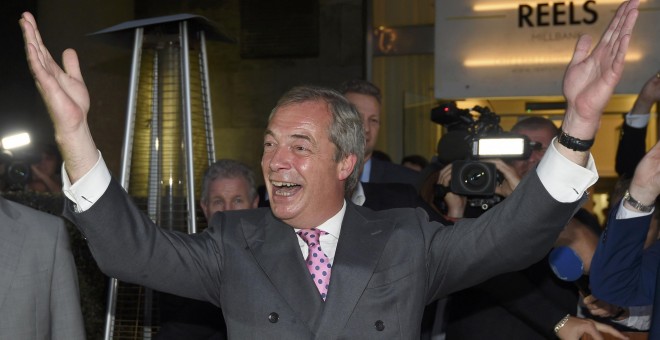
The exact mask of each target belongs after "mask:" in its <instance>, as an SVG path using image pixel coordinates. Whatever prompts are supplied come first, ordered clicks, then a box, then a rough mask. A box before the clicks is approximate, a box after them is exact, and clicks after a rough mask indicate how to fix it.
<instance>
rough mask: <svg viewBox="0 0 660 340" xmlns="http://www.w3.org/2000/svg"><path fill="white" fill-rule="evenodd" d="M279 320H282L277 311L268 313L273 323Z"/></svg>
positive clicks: (269, 319)
mask: <svg viewBox="0 0 660 340" xmlns="http://www.w3.org/2000/svg"><path fill="white" fill-rule="evenodd" d="M279 320H280V316H279V315H277V313H275V312H272V313H270V314H268V321H270V322H271V323H276V322H277V321H279Z"/></svg>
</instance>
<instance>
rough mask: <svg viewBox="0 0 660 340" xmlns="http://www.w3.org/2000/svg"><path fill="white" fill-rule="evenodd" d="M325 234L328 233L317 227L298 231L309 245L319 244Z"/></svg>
mask: <svg viewBox="0 0 660 340" xmlns="http://www.w3.org/2000/svg"><path fill="white" fill-rule="evenodd" d="M325 234H327V233H326V232H325V231H323V230H320V229H316V228H312V229H305V230H301V231H299V232H298V235H300V238H302V239H303V241H305V243H307V245H308V246H310V247H313V246H315V245H317V244H319V243H320V237H321V235H325Z"/></svg>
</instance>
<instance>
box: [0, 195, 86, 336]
mask: <svg viewBox="0 0 660 340" xmlns="http://www.w3.org/2000/svg"><path fill="white" fill-rule="evenodd" d="M0 339H62V340H69V339H73V340H75V339H85V330H84V325H83V318H82V313H81V311H80V299H79V296H78V277H77V274H76V266H75V264H74V261H73V255H72V254H71V247H70V245H69V235H68V233H67V230H66V227H65V226H64V221H63V220H62V219H60V218H58V217H55V216H52V215H49V214H46V213H43V212H40V211H37V210H33V209H31V208H28V207H25V206H22V205H20V204H17V203H14V202H11V201H8V200H6V199H4V198H2V197H0Z"/></svg>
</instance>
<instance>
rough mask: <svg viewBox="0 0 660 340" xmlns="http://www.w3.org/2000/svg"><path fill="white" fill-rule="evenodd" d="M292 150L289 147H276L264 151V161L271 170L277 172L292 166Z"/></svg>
mask: <svg viewBox="0 0 660 340" xmlns="http://www.w3.org/2000/svg"><path fill="white" fill-rule="evenodd" d="M289 155H290V152H289V151H288V149H287V148H283V147H275V148H274V149H273V150H271V151H270V152H267V153H264V159H263V162H266V164H267V165H268V168H269V169H270V171H273V172H276V171H279V170H282V169H288V168H289V167H290V164H291V163H290V158H289Z"/></svg>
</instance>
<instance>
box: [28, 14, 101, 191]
mask: <svg viewBox="0 0 660 340" xmlns="http://www.w3.org/2000/svg"><path fill="white" fill-rule="evenodd" d="M19 24H20V26H21V30H22V31H23V40H24V41H25V53H26V55H27V60H28V65H29V67H30V72H31V73H32V77H33V78H34V81H35V83H36V85H37V89H39V93H40V94H41V97H42V98H43V100H44V103H45V104H46V107H47V108H48V112H49V114H50V117H51V119H52V121H53V125H54V128H55V139H56V140H57V143H58V145H59V147H60V150H61V152H62V158H63V159H64V164H65V167H66V171H67V174H68V175H69V179H70V180H71V182H72V183H73V182H75V181H76V180H78V179H79V178H80V177H82V176H83V175H84V174H85V173H87V171H89V169H91V168H92V166H94V164H95V163H96V161H97V160H98V152H97V149H96V145H95V144H94V140H93V139H92V135H91V133H90V131H89V126H88V125H87V113H88V112H89V102H90V101H89V93H88V92H87V87H86V86H85V82H84V80H83V77H82V74H81V72H80V64H79V63H78V56H77V54H76V52H75V51H74V50H72V49H67V50H65V51H64V52H63V53H62V65H63V67H64V69H62V68H60V66H59V65H58V64H57V62H56V61H55V60H54V59H53V57H52V56H51V55H50V52H48V49H47V48H46V46H45V45H44V43H43V40H42V39H41V35H40V34H39V29H38V28H37V23H36V21H35V19H34V16H33V15H32V14H31V13H28V12H25V13H23V15H22V17H21V19H20V21H19Z"/></svg>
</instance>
